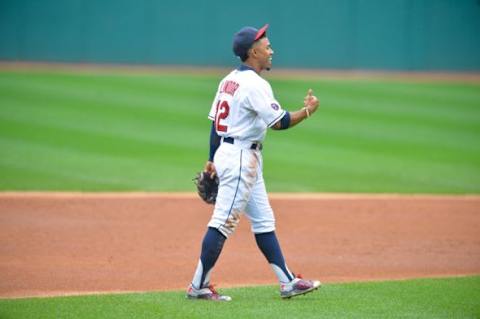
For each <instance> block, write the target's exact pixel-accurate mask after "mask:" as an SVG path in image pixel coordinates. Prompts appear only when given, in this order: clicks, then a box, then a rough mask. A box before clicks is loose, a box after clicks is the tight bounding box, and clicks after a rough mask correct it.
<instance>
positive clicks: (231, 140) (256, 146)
mask: <svg viewBox="0 0 480 319" xmlns="http://www.w3.org/2000/svg"><path fill="white" fill-rule="evenodd" d="M223 141H224V142H225V143H228V144H234V143H235V139H234V138H233V137H224V138H223ZM250 149H252V150H259V151H261V150H262V149H263V145H262V144H257V143H252V145H251V146H250Z"/></svg>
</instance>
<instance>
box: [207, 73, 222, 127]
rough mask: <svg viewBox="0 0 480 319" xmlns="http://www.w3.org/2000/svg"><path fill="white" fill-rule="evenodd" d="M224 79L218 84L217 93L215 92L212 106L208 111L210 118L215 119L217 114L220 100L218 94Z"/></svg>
mask: <svg viewBox="0 0 480 319" xmlns="http://www.w3.org/2000/svg"><path fill="white" fill-rule="evenodd" d="M222 83H223V81H221V82H220V84H219V85H218V89H217V93H215V98H214V99H213V102H212V106H211V107H210V112H209V113H208V119H209V120H212V121H215V116H216V113H217V102H218V101H217V100H218V94H219V92H220V87H221V86H222Z"/></svg>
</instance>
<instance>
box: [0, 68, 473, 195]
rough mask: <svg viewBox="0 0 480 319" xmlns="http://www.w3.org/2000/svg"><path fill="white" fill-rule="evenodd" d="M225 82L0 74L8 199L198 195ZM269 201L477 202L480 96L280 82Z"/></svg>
mask: <svg viewBox="0 0 480 319" xmlns="http://www.w3.org/2000/svg"><path fill="white" fill-rule="evenodd" d="M219 79H220V76H214V75H200V74H199V75H195V76H189V75H168V74H156V75H152V74H151V75H141V74H127V73H124V74H122V73H115V74H108V73H106V72H93V71H92V72H90V73H88V72H75V71H68V72H67V71H63V72H59V71H44V72H40V71H31V72H29V71H6V70H4V71H0V150H1V156H0V176H1V178H0V190H91V191H112V190H113V191H116V190H118V191H137V190H140V191H193V185H192V182H191V179H192V176H193V175H194V172H196V171H198V170H200V169H201V168H202V167H203V164H204V162H205V160H206V158H207V154H208V136H209V127H210V123H209V121H208V120H207V119H206V116H207V113H208V111H209V108H210V105H211V102H212V98H213V95H214V91H215V89H216V87H217V84H218V81H219ZM271 84H272V87H273V89H274V92H275V93H276V96H277V98H278V100H279V101H280V102H281V103H282V105H283V106H284V108H286V109H289V110H295V109H297V108H299V106H300V105H301V103H302V101H303V97H304V95H305V93H306V90H307V88H309V87H311V88H313V89H314V91H315V93H316V94H317V95H318V97H319V98H320V100H321V104H322V105H321V109H320V111H319V112H318V113H317V114H315V116H314V117H313V118H311V119H309V120H308V121H307V122H306V123H302V125H299V126H298V127H295V128H294V129H292V130H287V131H281V132H276V131H270V132H269V134H268V136H267V139H266V141H265V149H264V158H265V167H264V171H265V176H266V181H267V187H268V189H269V191H283V192H398V193H457V194H461V193H479V192H480V142H479V141H480V84H461V83H445V82H442V83H438V82H437V83H408V82H399V81H391V80H385V81H381V80H362V81H360V80H329V79H319V80H309V81H305V80H297V79H289V80H286V79H272V80H271Z"/></svg>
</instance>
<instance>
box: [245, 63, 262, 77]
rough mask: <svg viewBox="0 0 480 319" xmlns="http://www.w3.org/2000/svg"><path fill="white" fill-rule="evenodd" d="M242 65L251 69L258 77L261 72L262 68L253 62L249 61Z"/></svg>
mask: <svg viewBox="0 0 480 319" xmlns="http://www.w3.org/2000/svg"><path fill="white" fill-rule="evenodd" d="M243 64H244V65H246V66H247V67H249V68H251V69H253V70H254V71H255V72H256V73H257V74H258V75H260V73H261V72H262V71H263V70H262V67H261V66H260V65H259V64H258V63H255V61H252V60H250V59H248V60H247V61H245V62H243Z"/></svg>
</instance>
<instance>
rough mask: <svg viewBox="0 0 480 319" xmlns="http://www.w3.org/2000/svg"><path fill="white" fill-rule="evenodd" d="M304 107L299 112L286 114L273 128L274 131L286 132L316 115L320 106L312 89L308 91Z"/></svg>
mask: <svg viewBox="0 0 480 319" xmlns="http://www.w3.org/2000/svg"><path fill="white" fill-rule="evenodd" d="M303 105H304V106H303V107H302V108H301V109H300V110H298V111H293V112H286V113H285V115H284V116H283V117H282V118H281V119H280V120H278V121H277V122H276V123H275V124H274V125H273V126H272V128H273V129H274V130H285V129H287V128H291V127H294V126H295V125H297V124H298V123H300V122H301V121H303V120H304V119H306V118H308V117H310V116H311V115H312V114H313V113H315V112H316V111H317V109H318V106H319V105H320V102H319V101H318V98H317V97H316V96H314V95H313V91H312V89H309V90H308V93H307V96H305V98H304V100H303Z"/></svg>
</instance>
